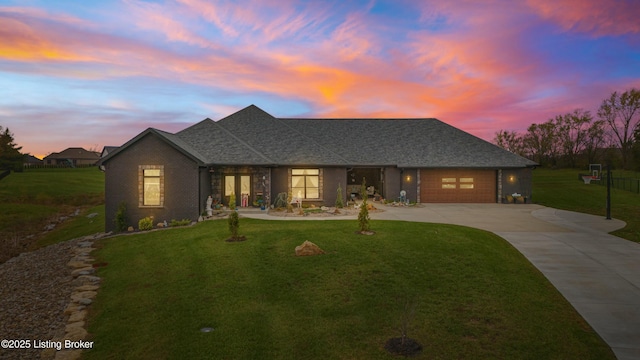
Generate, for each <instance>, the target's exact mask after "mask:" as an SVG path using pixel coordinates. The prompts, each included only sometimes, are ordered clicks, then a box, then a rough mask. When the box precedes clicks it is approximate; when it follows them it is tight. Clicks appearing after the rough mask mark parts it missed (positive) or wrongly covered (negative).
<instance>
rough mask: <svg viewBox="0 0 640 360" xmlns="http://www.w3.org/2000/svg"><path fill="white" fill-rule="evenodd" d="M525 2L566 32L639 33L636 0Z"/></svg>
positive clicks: (599, 33)
mask: <svg viewBox="0 0 640 360" xmlns="http://www.w3.org/2000/svg"><path fill="white" fill-rule="evenodd" d="M527 4H528V5H529V6H530V7H531V8H532V9H533V10H534V11H536V12H537V13H538V14H539V15H540V16H541V17H542V18H544V19H547V20H550V21H553V22H555V23H557V24H558V25H560V26H561V27H562V28H563V29H564V30H566V31H576V32H583V33H587V34H591V35H593V36H596V37H600V36H609V35H612V36H617V35H632V34H638V33H640V21H639V20H638V19H640V6H639V4H638V2H637V1H635V0H609V1H602V0H528V1H527Z"/></svg>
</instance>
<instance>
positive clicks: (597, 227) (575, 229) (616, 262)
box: [241, 204, 640, 360]
mask: <svg viewBox="0 0 640 360" xmlns="http://www.w3.org/2000/svg"><path fill="white" fill-rule="evenodd" d="M376 206H379V207H381V208H382V209H384V210H385V211H383V212H378V213H371V218H372V220H376V219H378V220H404V221H418V222H434V223H447V224H457V225H464V226H470V227H474V228H479V229H484V230H487V231H491V232H493V233H495V234H497V235H499V236H501V237H503V238H504V239H506V240H507V241H508V242H510V243H511V244H512V245H513V246H514V247H515V248H516V249H518V251H520V252H521V253H522V254H523V255H524V256H525V257H527V259H529V261H531V263H532V264H533V265H534V266H536V267H537V268H538V269H539V270H540V272H542V273H543V274H544V275H545V276H546V277H547V279H549V281H550V282H551V283H552V284H553V285H554V286H555V287H556V288H557V289H558V290H559V291H560V293H561V294H562V295H563V296H564V297H565V298H566V299H567V300H568V301H569V302H570V303H571V304H572V305H573V307H574V308H575V309H576V310H577V311H578V312H579V313H580V315H582V317H583V318H584V319H585V320H586V321H587V322H588V323H589V324H590V325H591V327H593V329H595V331H596V332H597V333H598V334H599V335H600V336H601V337H602V338H603V339H604V341H605V342H607V344H609V346H611V348H612V349H613V351H614V353H615V355H616V356H617V357H618V359H620V360H627V359H628V360H632V359H640V244H637V243H634V242H631V241H627V240H624V239H620V238H618V237H615V236H612V235H609V234H608V232H611V231H613V230H616V229H620V228H622V227H624V226H625V223H624V222H622V221H620V220H615V219H614V220H605V219H604V217H601V216H593V215H587V214H581V213H576V212H571V211H564V210H557V209H553V208H547V207H544V206H539V205H502V204H425V205H424V206H423V207H419V208H403V207H390V206H380V205H378V204H376ZM241 214H242V215H243V216H246V217H252V218H261V219H271V220H292V219H304V220H310V219H314V218H313V217H305V218H290V217H287V218H281V217H277V216H269V215H266V214H265V213H264V212H262V213H255V212H242V211H241ZM355 218H356V217H355V216H348V217H347V216H342V217H330V218H315V219H322V220H326V219H345V220H347V219H355Z"/></svg>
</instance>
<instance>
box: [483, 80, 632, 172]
mask: <svg viewBox="0 0 640 360" xmlns="http://www.w3.org/2000/svg"><path fill="white" fill-rule="evenodd" d="M493 142H494V143H495V144H496V145H498V146H500V147H502V148H504V149H507V150H509V151H511V152H513V153H516V154H518V155H521V156H523V157H526V158H529V159H531V160H533V161H535V162H537V163H538V164H540V165H541V166H549V167H571V168H577V167H586V166H587V165H588V164H593V163H604V164H612V165H613V166H615V167H620V168H623V169H634V168H635V169H640V90H638V89H635V88H632V89H630V90H627V91H625V92H623V93H619V92H617V91H614V92H613V93H612V94H611V95H610V96H609V97H607V98H606V99H604V100H603V101H602V103H601V104H600V107H599V108H598V110H597V113H596V116H595V117H594V116H593V115H592V114H591V112H590V111H587V110H583V109H576V110H574V111H573V112H570V113H566V114H562V115H557V116H555V117H554V118H552V119H549V120H547V121H546V122H544V123H540V124H531V126H529V127H528V128H527V131H526V132H524V133H519V132H516V131H507V130H499V131H497V132H496V134H495V137H494V139H493Z"/></svg>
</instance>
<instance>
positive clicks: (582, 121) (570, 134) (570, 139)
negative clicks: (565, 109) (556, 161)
mask: <svg viewBox="0 0 640 360" xmlns="http://www.w3.org/2000/svg"><path fill="white" fill-rule="evenodd" d="M592 120H593V116H591V113H590V112H589V111H584V110H582V109H576V110H574V111H573V112H572V113H567V114H564V115H558V116H556V117H555V134H556V139H557V140H556V142H557V146H558V147H559V148H560V151H561V154H562V155H563V157H564V158H565V159H566V162H567V163H566V164H567V165H568V166H569V167H571V168H575V167H576V165H577V160H578V159H577V158H578V155H579V154H581V153H583V152H584V150H585V148H586V145H587V138H588V136H589V125H590V124H591V121H592Z"/></svg>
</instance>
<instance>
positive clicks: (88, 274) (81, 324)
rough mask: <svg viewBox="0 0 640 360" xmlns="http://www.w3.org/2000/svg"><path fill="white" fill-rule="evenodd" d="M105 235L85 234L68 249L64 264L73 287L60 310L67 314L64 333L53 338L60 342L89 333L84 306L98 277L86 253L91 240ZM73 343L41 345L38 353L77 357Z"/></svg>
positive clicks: (46, 356)
mask: <svg viewBox="0 0 640 360" xmlns="http://www.w3.org/2000/svg"><path fill="white" fill-rule="evenodd" d="M105 235H107V234H96V235H93V236H87V237H85V238H84V239H83V240H82V241H79V242H78V243H77V244H76V246H75V247H74V248H73V249H72V254H71V255H72V257H71V260H70V261H69V262H68V263H67V265H68V266H69V267H70V268H71V269H72V270H71V277H72V278H73V280H72V284H73V285H74V286H75V288H74V290H73V292H72V293H71V299H70V302H69V304H68V305H67V307H66V308H65V310H64V314H65V315H67V316H69V318H68V319H67V324H66V326H65V329H64V333H65V334H64V336H63V338H62V339H55V341H61V342H63V343H64V342H65V341H71V342H73V343H76V344H78V342H81V341H82V342H84V340H85V339H86V337H87V336H88V335H89V333H88V332H87V330H86V329H85V319H86V317H87V307H88V306H89V305H91V303H92V302H93V299H94V298H95V297H96V295H97V294H98V292H97V291H98V288H99V287H100V281H101V279H100V278H99V277H97V276H95V275H94V274H95V273H96V269H95V268H94V267H93V262H94V261H95V259H93V258H92V257H90V253H91V252H92V251H93V250H95V248H94V247H93V242H94V240H96V239H99V238H102V237H105ZM84 343H86V342H84ZM74 347H76V348H71V349H68V348H63V349H61V350H59V351H56V349H55V348H53V349H45V350H43V351H42V353H41V358H42V359H55V360H76V359H79V358H80V356H81V355H82V348H78V347H79V346H74Z"/></svg>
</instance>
